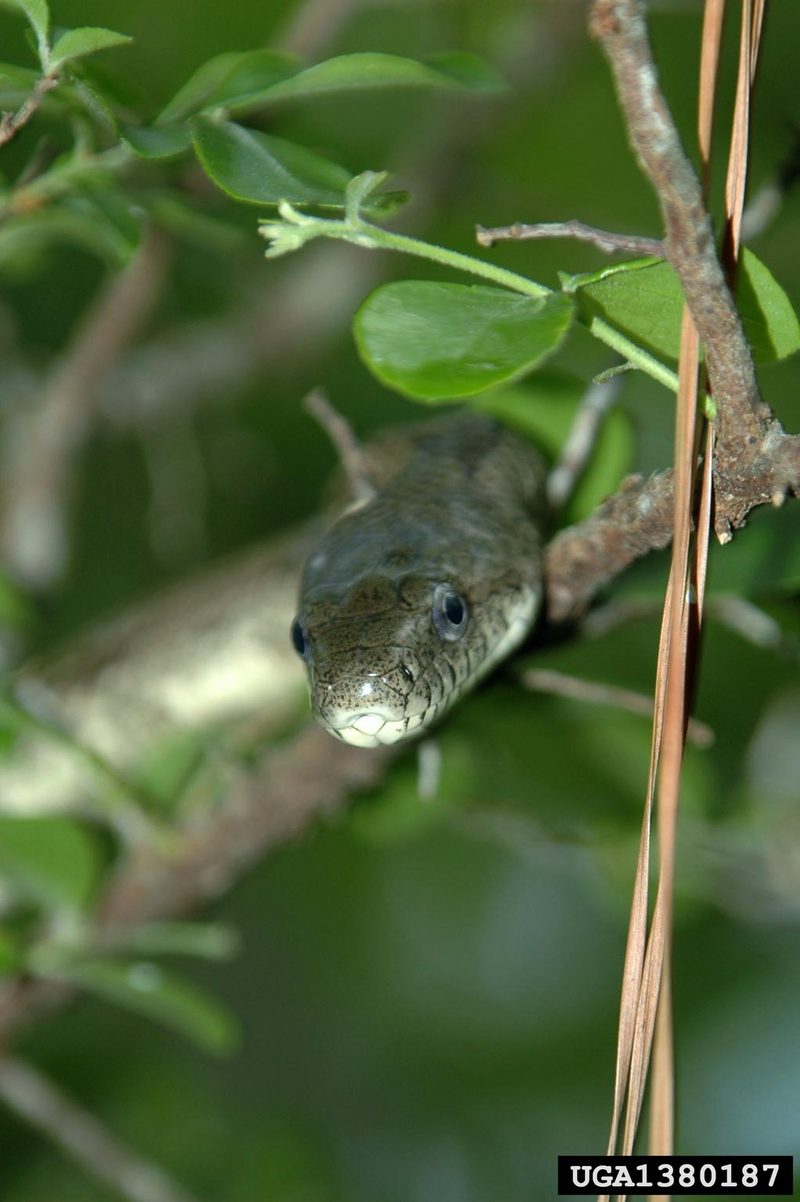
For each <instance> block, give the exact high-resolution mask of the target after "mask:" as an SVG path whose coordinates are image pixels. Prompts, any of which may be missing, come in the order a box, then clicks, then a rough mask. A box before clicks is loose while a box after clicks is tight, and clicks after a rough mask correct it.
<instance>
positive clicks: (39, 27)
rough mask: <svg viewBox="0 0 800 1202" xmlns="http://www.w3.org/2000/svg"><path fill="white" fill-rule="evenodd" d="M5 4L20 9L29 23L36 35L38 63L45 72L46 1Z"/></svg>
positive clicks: (37, 0) (18, 1) (47, 25)
mask: <svg viewBox="0 0 800 1202" xmlns="http://www.w3.org/2000/svg"><path fill="white" fill-rule="evenodd" d="M5 2H6V3H10V4H11V5H12V7H15V8H19V9H21V10H22V12H23V13H24V14H25V16H26V17H27V19H28V21H29V22H30V24H31V28H32V29H33V32H34V34H35V35H36V44H37V47H38V50H39V61H40V62H41V64H42V69H43V70H45V69H46V67H47V36H48V33H49V31H50V10H49V8H48V7H47V0H5Z"/></svg>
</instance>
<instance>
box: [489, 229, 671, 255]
mask: <svg viewBox="0 0 800 1202" xmlns="http://www.w3.org/2000/svg"><path fill="white" fill-rule="evenodd" d="M475 237H476V239H477V241H478V242H479V243H480V245H481V246H494V244H495V242H508V241H512V242H522V241H527V240H528V239H531V238H574V239H576V241H578V242H588V243H590V245H592V246H596V247H597V249H598V250H602V251H605V253H606V254H615V253H617V252H620V251H621V252H623V253H627V254H632V255H656V256H658V258H661V259H663V258H664V253H665V252H664V243H663V242H662V241H661V240H660V239H659V238H642V237H639V236H638V235H637V234H614V233H612V232H611V231H610V230H599V229H597V228H596V227H595V226H593V225H585V224H584V222H582V221H541V222H538V223H537V224H535V225H526V224H523V223H522V222H519V221H516V222H514V224H513V225H501V226H496V227H495V228H494V229H486V228H485V227H484V226H482V225H478V226H476V227H475Z"/></svg>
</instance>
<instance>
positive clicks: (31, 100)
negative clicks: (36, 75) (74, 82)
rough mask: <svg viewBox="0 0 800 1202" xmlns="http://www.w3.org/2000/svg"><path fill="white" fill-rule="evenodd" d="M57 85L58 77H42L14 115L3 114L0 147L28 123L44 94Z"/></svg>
mask: <svg viewBox="0 0 800 1202" xmlns="http://www.w3.org/2000/svg"><path fill="white" fill-rule="evenodd" d="M57 83H58V77H57V76H54V75H43V76H42V77H41V79H37V81H36V83H35V84H34V85H33V91H32V92H31V94H30V96H28V97H26V98H25V100H24V101H23V102H22V104H21V105H20V106H19V108H18V109H17V111H16V112H15V113H3V115H2V117H0V147H2V146H5V145H6V143H8V142H10V141H11V139H12V138H15V137H16V136H17V134H18V133H19V131H20V130H21V129H23V128H24V127H25V126H26V125H27V124H28V122H29V121H30V119H31V117H32V116H33V114H34V113H35V112H36V110H37V109H38V108H39V105H40V104H41V103H42V99H43V97H44V96H46V94H47V93H48V92H49V91H50V90H51V88H54V87H55V86H56V84H57Z"/></svg>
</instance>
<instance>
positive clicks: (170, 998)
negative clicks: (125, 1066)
mask: <svg viewBox="0 0 800 1202" xmlns="http://www.w3.org/2000/svg"><path fill="white" fill-rule="evenodd" d="M42 975H45V974H42ZM46 975H48V976H56V977H57V978H58V979H59V980H63V981H68V982H69V983H70V984H73V985H78V986H80V988H82V989H85V990H87V991H88V992H89V993H94V994H97V995H99V996H100V997H103V998H105V999H106V1000H107V1001H110V1002H115V1003H116V1004H117V1005H118V1006H123V1007H124V1008H125V1009H127V1010H133V1011H135V1012H136V1013H138V1014H143V1015H145V1016H146V1017H147V1018H151V1019H153V1020H154V1021H155V1022H158V1023H162V1024H163V1025H164V1026H166V1027H170V1028H172V1030H174V1031H178V1032H179V1033H180V1034H181V1035H184V1036H186V1037H187V1038H188V1039H191V1040H193V1041H194V1042H195V1043H196V1044H198V1045H199V1046H200V1047H201V1048H203V1049H204V1050H205V1051H207V1052H213V1053H215V1054H217V1055H226V1054H228V1053H230V1052H232V1051H234V1049H235V1048H236V1046H237V1043H238V1041H239V1032H238V1028H237V1024H236V1020H235V1019H234V1017H233V1015H232V1014H231V1013H230V1011H229V1010H227V1009H226V1008H225V1007H223V1006H222V1005H221V1004H220V1003H219V1002H218V1001H217V1000H216V999H215V998H212V997H210V996H209V995H208V994H207V993H205V992H204V991H203V990H201V989H199V988H198V987H197V986H196V985H194V984H191V983H190V982H188V981H186V980H184V979H183V977H181V976H179V975H177V974H176V973H172V972H165V971H164V970H163V969H162V968H161V967H160V966H159V965H156V964H151V963H149V962H144V961H136V962H131V963H126V962H124V961H109V960H86V961H83V962H82V963H71V964H65V965H64V966H63V967H60V968H58V969H55V968H54V969H53V971H52V972H49V973H47V974H46Z"/></svg>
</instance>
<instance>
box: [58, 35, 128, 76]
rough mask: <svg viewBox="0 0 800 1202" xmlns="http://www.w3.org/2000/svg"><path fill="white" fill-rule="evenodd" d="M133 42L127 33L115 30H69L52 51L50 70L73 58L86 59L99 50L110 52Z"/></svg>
mask: <svg viewBox="0 0 800 1202" xmlns="http://www.w3.org/2000/svg"><path fill="white" fill-rule="evenodd" d="M132 41H133V38H130V37H128V35H127V34H125V33H115V32H114V30H113V29H101V28H99V27H98V26H94V25H84V26H82V27H81V28H80V29H68V30H67V32H66V33H62V35H61V37H60V38H59V39H58V40H57V42H56V43H55V45H54V46H53V47H52V49H51V51H50V70H51V71H53V70H55V68H56V67H60V66H62V65H63V64H64V63H67V62H69V61H70V60H71V59H73V58H84V57H85V56H86V55H87V54H96V53H97V51H98V50H110V49H111V48H112V47H113V46H125V45H126V44H127V43H128V42H132Z"/></svg>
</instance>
